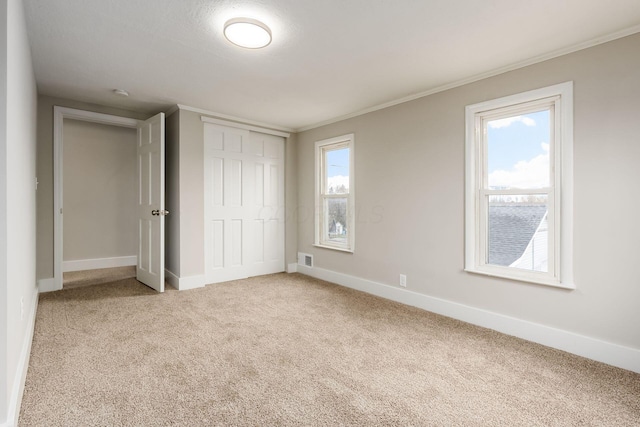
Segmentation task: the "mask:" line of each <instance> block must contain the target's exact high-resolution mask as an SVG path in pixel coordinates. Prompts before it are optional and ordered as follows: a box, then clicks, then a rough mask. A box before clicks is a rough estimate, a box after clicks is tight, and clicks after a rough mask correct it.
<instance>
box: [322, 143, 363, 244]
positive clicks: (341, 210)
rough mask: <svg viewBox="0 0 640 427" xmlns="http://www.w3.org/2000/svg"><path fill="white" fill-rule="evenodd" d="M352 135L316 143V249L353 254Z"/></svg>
mask: <svg viewBox="0 0 640 427" xmlns="http://www.w3.org/2000/svg"><path fill="white" fill-rule="evenodd" d="M353 145H354V138H353V134H349V135H344V136H339V137H337V138H331V139H325V140H323V141H318V142H316V242H315V244H316V246H321V247H326V248H331V249H338V250H343V251H348V252H353V244H354V222H355V221H354V216H355V215H354V185H353V184H354V183H353V153H354V151H353Z"/></svg>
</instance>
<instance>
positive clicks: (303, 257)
mask: <svg viewBox="0 0 640 427" xmlns="http://www.w3.org/2000/svg"><path fill="white" fill-rule="evenodd" d="M298 264H300V265H304V266H305V267H309V268H313V255H311V254H303V253H302V252H298Z"/></svg>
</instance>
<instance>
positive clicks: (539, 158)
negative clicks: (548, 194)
mask: <svg viewBox="0 0 640 427" xmlns="http://www.w3.org/2000/svg"><path fill="white" fill-rule="evenodd" d="M549 120H550V117H549V111H548V110H547V111H540V112H536V113H529V114H526V115H522V116H514V117H508V118H504V119H499V120H492V121H490V122H488V123H487V146H488V166H489V187H492V188H522V189H527V188H529V189H531V188H542V187H548V186H549V148H550V147H549V140H550V134H549V132H550V130H549Z"/></svg>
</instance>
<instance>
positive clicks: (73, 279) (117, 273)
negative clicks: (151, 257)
mask: <svg viewBox="0 0 640 427" xmlns="http://www.w3.org/2000/svg"><path fill="white" fill-rule="evenodd" d="M132 277H136V267H135V266H129V267H115V268H101V269H99V270H83V271H68V272H66V273H62V288H63V289H72V288H80V287H82V286H93V285H100V284H102V283H109V282H114V281H117V280H122V279H129V278H132Z"/></svg>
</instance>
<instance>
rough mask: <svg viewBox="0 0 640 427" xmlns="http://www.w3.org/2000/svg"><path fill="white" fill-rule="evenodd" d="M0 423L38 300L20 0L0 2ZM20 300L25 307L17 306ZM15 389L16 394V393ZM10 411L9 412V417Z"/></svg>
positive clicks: (31, 92) (28, 79) (26, 51)
mask: <svg viewBox="0 0 640 427" xmlns="http://www.w3.org/2000/svg"><path fill="white" fill-rule="evenodd" d="M0 63H1V64H2V67H0V313H2V314H1V315H0V424H4V423H5V422H6V423H7V425H12V424H13V423H14V422H15V421H16V418H17V415H16V414H15V413H12V412H11V411H12V410H14V411H17V410H19V408H17V407H13V408H11V407H10V405H9V403H10V401H11V399H12V394H13V398H14V399H15V400H14V402H16V401H18V402H19V399H20V398H21V395H19V394H18V391H19V388H18V387H17V385H18V384H19V383H20V382H21V380H22V378H23V377H22V375H23V374H26V367H24V368H23V369H20V365H19V363H20V358H21V356H22V357H27V358H28V353H26V352H24V353H23V350H26V349H28V345H29V344H30V343H29V339H30V331H29V322H30V320H31V318H32V315H33V311H32V310H35V306H36V301H37V291H38V290H37V287H36V277H35V261H34V259H35V254H36V189H35V179H36V113H37V109H36V103H37V92H36V83H35V78H34V74H33V66H32V62H31V51H30V48H29V40H28V37H27V31H26V24H25V19H24V10H23V6H22V2H21V1H20V0H8V1H5V2H2V3H1V4H0ZM21 303H24V313H22V312H21V305H22V304H21ZM14 392H15V394H14ZM9 417H10V418H9Z"/></svg>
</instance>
